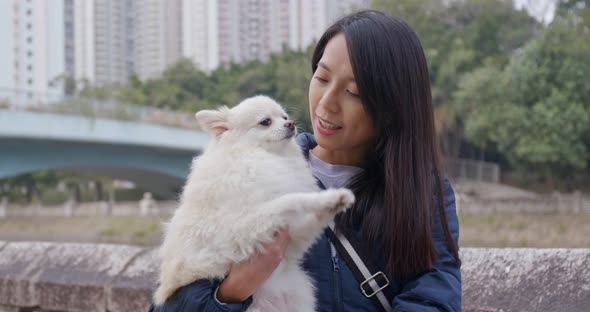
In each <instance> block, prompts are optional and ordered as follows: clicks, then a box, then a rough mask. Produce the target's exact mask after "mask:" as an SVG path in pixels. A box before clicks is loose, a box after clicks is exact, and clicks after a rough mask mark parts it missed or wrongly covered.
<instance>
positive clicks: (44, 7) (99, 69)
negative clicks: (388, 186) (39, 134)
mask: <svg viewBox="0 0 590 312" xmlns="http://www.w3.org/2000/svg"><path fill="white" fill-rule="evenodd" d="M355 6H356V7H366V6H368V0H340V1H337V0H239V1H238V0H51V1H49V0H3V1H0V23H4V24H3V27H0V40H2V42H4V43H5V46H6V48H5V49H0V68H3V71H2V72H0V88H1V90H3V91H0V95H1V94H6V93H7V92H13V91H14V90H21V91H18V92H20V93H22V94H26V98H28V99H30V100H35V99H36V100H39V101H41V100H43V101H45V100H47V96H48V95H49V94H57V95H58V96H59V95H62V94H63V90H64V82H65V81H66V80H68V79H69V81H70V82H71V81H72V80H73V81H74V82H75V84H76V86H77V87H78V88H79V87H81V86H83V84H84V83H91V84H95V85H102V84H107V83H126V82H127V81H128V78H129V76H130V75H132V74H137V75H138V76H139V78H140V79H142V80H145V79H149V78H154V77H157V76H159V75H161V73H162V72H163V71H164V70H165V69H166V67H168V66H169V65H170V64H172V63H174V62H176V61H178V60H179V59H180V58H181V57H186V58H189V59H190V60H192V61H193V62H194V63H195V65H196V66H197V67H199V68H200V69H202V70H204V71H206V72H211V71H212V70H214V69H215V68H217V67H218V66H219V65H220V64H229V63H243V62H247V61H250V60H260V61H266V60H268V58H269V57H270V55H271V54H272V53H278V52H281V51H282V50H283V49H285V48H290V49H305V48H307V47H308V46H309V45H310V44H312V43H313V42H314V41H316V40H318V39H319V36H320V35H321V34H322V32H323V30H324V29H325V28H326V27H327V26H328V24H329V23H331V22H332V21H333V20H335V19H336V18H337V17H339V16H341V15H343V14H346V13H348V12H350V10H351V8H353V7H355ZM7 90H13V91H7ZM22 90H28V91H27V92H22ZM15 92H16V91H14V92H13V93H15ZM18 92H16V93H18ZM42 94H43V96H41V95H42Z"/></svg>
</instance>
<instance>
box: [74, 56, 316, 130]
mask: <svg viewBox="0 0 590 312" xmlns="http://www.w3.org/2000/svg"><path fill="white" fill-rule="evenodd" d="M311 53H312V49H311V47H310V48H309V49H307V50H305V51H286V52H284V53H281V54H275V55H272V56H271V57H270V60H269V61H268V62H265V63H262V62H260V61H252V62H249V63H246V64H242V65H237V64H230V65H227V66H222V67H219V68H218V69H216V70H215V71H213V72H212V73H211V74H210V75H207V74H206V73H204V72H202V71H200V70H199V69H198V68H196V67H195V66H194V65H193V63H192V62H191V61H190V60H187V59H183V60H180V61H179V62H178V63H176V64H173V65H171V66H170V67H169V68H168V69H167V70H166V71H164V73H163V75H162V77H160V78H155V79H150V80H147V81H141V80H139V79H138V77H137V76H131V77H130V78H129V83H128V85H127V86H122V85H116V84H111V85H104V86H88V87H86V88H84V89H83V90H82V91H81V93H80V95H82V96H89V97H93V98H98V99H103V100H107V99H113V100H117V101H121V102H125V103H132V104H138V105H147V106H151V107H157V108H161V109H170V110H179V111H189V112H196V111H198V110H201V109H210V108H217V107H220V106H222V105H228V106H234V105H236V104H237V103H239V102H240V101H241V100H242V99H244V98H246V97H250V96H253V95H258V94H265V95H268V96H271V97H273V98H275V99H276V100H277V101H279V102H280V103H281V104H282V105H283V106H285V107H286V108H287V110H288V111H289V112H290V115H291V117H292V118H294V119H296V120H297V121H299V123H300V124H299V125H300V126H302V127H304V128H308V129H309V114H308V109H307V86H308V83H309V79H310V78H311V71H310V68H311V66H310V65H309V60H310V59H311Z"/></svg>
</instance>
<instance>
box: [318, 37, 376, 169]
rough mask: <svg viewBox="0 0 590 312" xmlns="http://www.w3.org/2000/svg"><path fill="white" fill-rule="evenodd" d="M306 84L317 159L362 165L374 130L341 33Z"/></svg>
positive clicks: (372, 138)
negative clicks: (359, 92) (307, 85)
mask: <svg viewBox="0 0 590 312" xmlns="http://www.w3.org/2000/svg"><path fill="white" fill-rule="evenodd" d="M317 65H318V66H317V69H316V71H315V73H314V74H313V77H312V79H311V82H310V84H309V113H310V116H311V122H312V126H313V132H314V135H315V139H316V141H317V143H318V146H317V147H316V148H314V149H313V150H312V152H313V154H314V155H316V156H317V157H319V158H320V159H322V160H324V161H326V162H329V163H332V164H341V165H353V166H363V165H364V164H365V162H366V160H367V156H368V154H369V153H370V152H371V151H373V144H374V142H375V139H376V137H377V130H376V129H375V128H374V126H373V122H372V121H371V118H370V117H369V114H368V113H367V112H366V111H365V108H364V106H363V103H362V102H361V99H360V97H359V95H358V89H357V85H356V82H355V78H354V75H353V73H352V65H351V64H350V58H349V55H348V48H347V44H346V39H345V37H344V34H342V33H340V34H338V35H336V36H334V38H332V39H331V40H330V41H329V42H328V44H327V45H326V48H325V50H324V54H323V55H322V58H321V59H320V61H319V63H318V64H317Z"/></svg>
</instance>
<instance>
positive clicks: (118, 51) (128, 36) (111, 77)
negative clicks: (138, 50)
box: [94, 0, 136, 84]
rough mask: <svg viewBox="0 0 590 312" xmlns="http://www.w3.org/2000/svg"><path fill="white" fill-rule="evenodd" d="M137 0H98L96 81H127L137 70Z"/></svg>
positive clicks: (96, 5) (95, 7) (95, 12)
mask: <svg viewBox="0 0 590 312" xmlns="http://www.w3.org/2000/svg"><path fill="white" fill-rule="evenodd" d="M134 4H136V3H135V1H133V0H95V2H94V63H95V65H94V66H95V71H94V73H95V83H96V84H105V83H126V82H127V79H128V78H129V75H130V74H131V73H133V72H135V54H134V53H135V33H134V31H135V15H134Z"/></svg>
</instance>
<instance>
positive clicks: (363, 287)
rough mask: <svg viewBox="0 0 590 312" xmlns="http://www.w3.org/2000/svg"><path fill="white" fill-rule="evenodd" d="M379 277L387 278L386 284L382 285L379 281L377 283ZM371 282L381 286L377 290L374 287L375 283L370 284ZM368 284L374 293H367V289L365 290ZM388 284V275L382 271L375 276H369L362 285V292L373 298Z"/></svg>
mask: <svg viewBox="0 0 590 312" xmlns="http://www.w3.org/2000/svg"><path fill="white" fill-rule="evenodd" d="M377 277H382V278H383V279H384V280H385V284H384V285H383V286H380V285H379V283H377ZM370 282H374V283H375V284H376V285H377V287H379V288H378V289H377V290H375V289H373V287H372V286H373V285H370V284H369V283H370ZM367 284H369V288H370V289H371V290H372V291H373V292H372V293H369V294H367V291H366V290H365V285H367ZM387 286H389V279H387V276H385V273H383V272H381V271H379V272H377V273H375V274H373V276H371V277H369V278H367V279H366V280H365V281H363V282H362V283H361V285H360V287H361V292H362V293H363V295H365V297H367V298H371V297H373V296H375V295H376V294H377V293H378V292H380V291H382V290H383V289H384V288H385V287H387Z"/></svg>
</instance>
